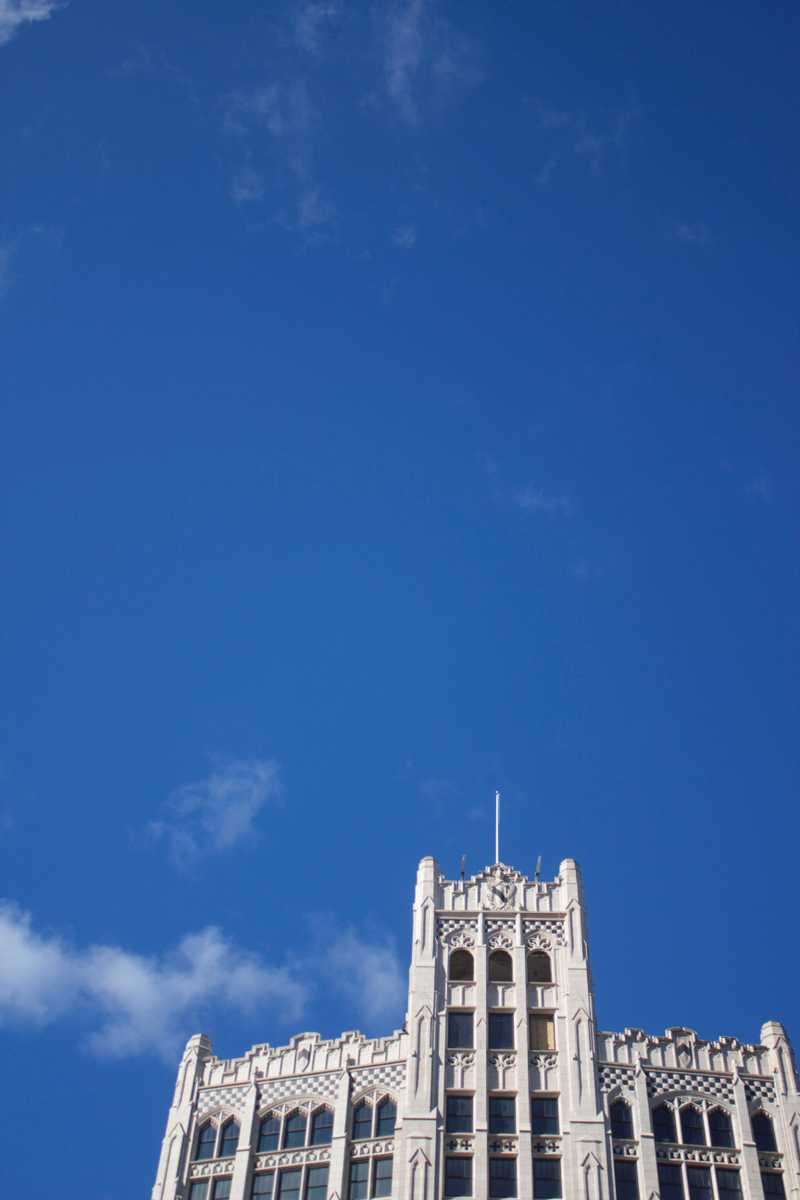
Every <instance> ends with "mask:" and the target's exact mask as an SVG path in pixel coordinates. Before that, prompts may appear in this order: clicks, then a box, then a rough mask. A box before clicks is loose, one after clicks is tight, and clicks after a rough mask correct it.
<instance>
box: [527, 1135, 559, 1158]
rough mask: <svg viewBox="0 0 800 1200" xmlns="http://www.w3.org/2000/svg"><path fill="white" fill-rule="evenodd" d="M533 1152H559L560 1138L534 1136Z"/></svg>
mask: <svg viewBox="0 0 800 1200" xmlns="http://www.w3.org/2000/svg"><path fill="white" fill-rule="evenodd" d="M533 1153H534V1154H560V1153H561V1138H557V1137H552V1138H536V1140H535V1141H534V1143H533Z"/></svg>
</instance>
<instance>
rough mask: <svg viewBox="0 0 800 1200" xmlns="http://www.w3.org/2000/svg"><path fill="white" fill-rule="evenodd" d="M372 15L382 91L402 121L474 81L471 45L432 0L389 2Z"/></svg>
mask: <svg viewBox="0 0 800 1200" xmlns="http://www.w3.org/2000/svg"><path fill="white" fill-rule="evenodd" d="M373 15H374V20H375V28H376V36H377V40H378V45H379V54H380V59H381V63H382V69H383V80H384V90H385V94H386V96H387V98H388V100H389V102H390V104H391V105H392V107H393V109H394V110H395V112H396V113H397V114H398V116H399V117H400V118H401V119H402V120H403V121H405V122H406V123H407V124H409V125H416V124H418V123H420V121H421V120H422V118H423V116H424V114H425V112H426V110H427V109H428V107H429V106H432V107H434V108H438V107H442V106H443V105H445V104H446V103H448V102H450V101H451V100H452V99H454V97H455V96H456V95H457V94H458V93H459V92H461V91H463V90H464V89H465V88H467V87H471V86H473V85H475V84H476V83H478V82H480V80H481V78H482V75H483V72H482V70H481V67H480V56H479V54H478V51H477V47H476V46H475V44H474V43H473V42H472V41H471V40H470V39H469V38H467V37H466V36H465V35H464V34H462V33H460V32H459V31H458V30H457V29H455V27H454V26H453V25H452V24H451V23H450V22H449V21H448V20H446V19H445V18H444V17H443V16H442V15H441V12H440V9H439V5H438V4H437V3H436V0H390V2H389V3H386V4H380V5H376V6H375V8H374V9H373Z"/></svg>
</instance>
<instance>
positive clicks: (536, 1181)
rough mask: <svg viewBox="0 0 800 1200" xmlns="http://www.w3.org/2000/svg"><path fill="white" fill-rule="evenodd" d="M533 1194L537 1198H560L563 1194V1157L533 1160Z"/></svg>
mask: <svg viewBox="0 0 800 1200" xmlns="http://www.w3.org/2000/svg"><path fill="white" fill-rule="evenodd" d="M533 1194H534V1197H535V1200H558V1197H559V1196H560V1195H561V1159H560V1158H535V1159H534V1160H533Z"/></svg>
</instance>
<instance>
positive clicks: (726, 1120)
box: [708, 1108, 733, 1146]
mask: <svg viewBox="0 0 800 1200" xmlns="http://www.w3.org/2000/svg"><path fill="white" fill-rule="evenodd" d="M708 1128H709V1130H710V1133H711V1145H712V1146H732V1145H733V1126H732V1124H731V1119H730V1117H729V1116H728V1114H727V1113H726V1112H725V1110H724V1109H722V1108H712V1110H711V1112H710V1113H709V1114H708Z"/></svg>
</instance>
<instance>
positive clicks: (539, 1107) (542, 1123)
mask: <svg viewBox="0 0 800 1200" xmlns="http://www.w3.org/2000/svg"><path fill="white" fill-rule="evenodd" d="M531 1130H532V1132H533V1133H539V1134H542V1133H558V1100H556V1098H555V1096H534V1097H533V1100H532V1101H531Z"/></svg>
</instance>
